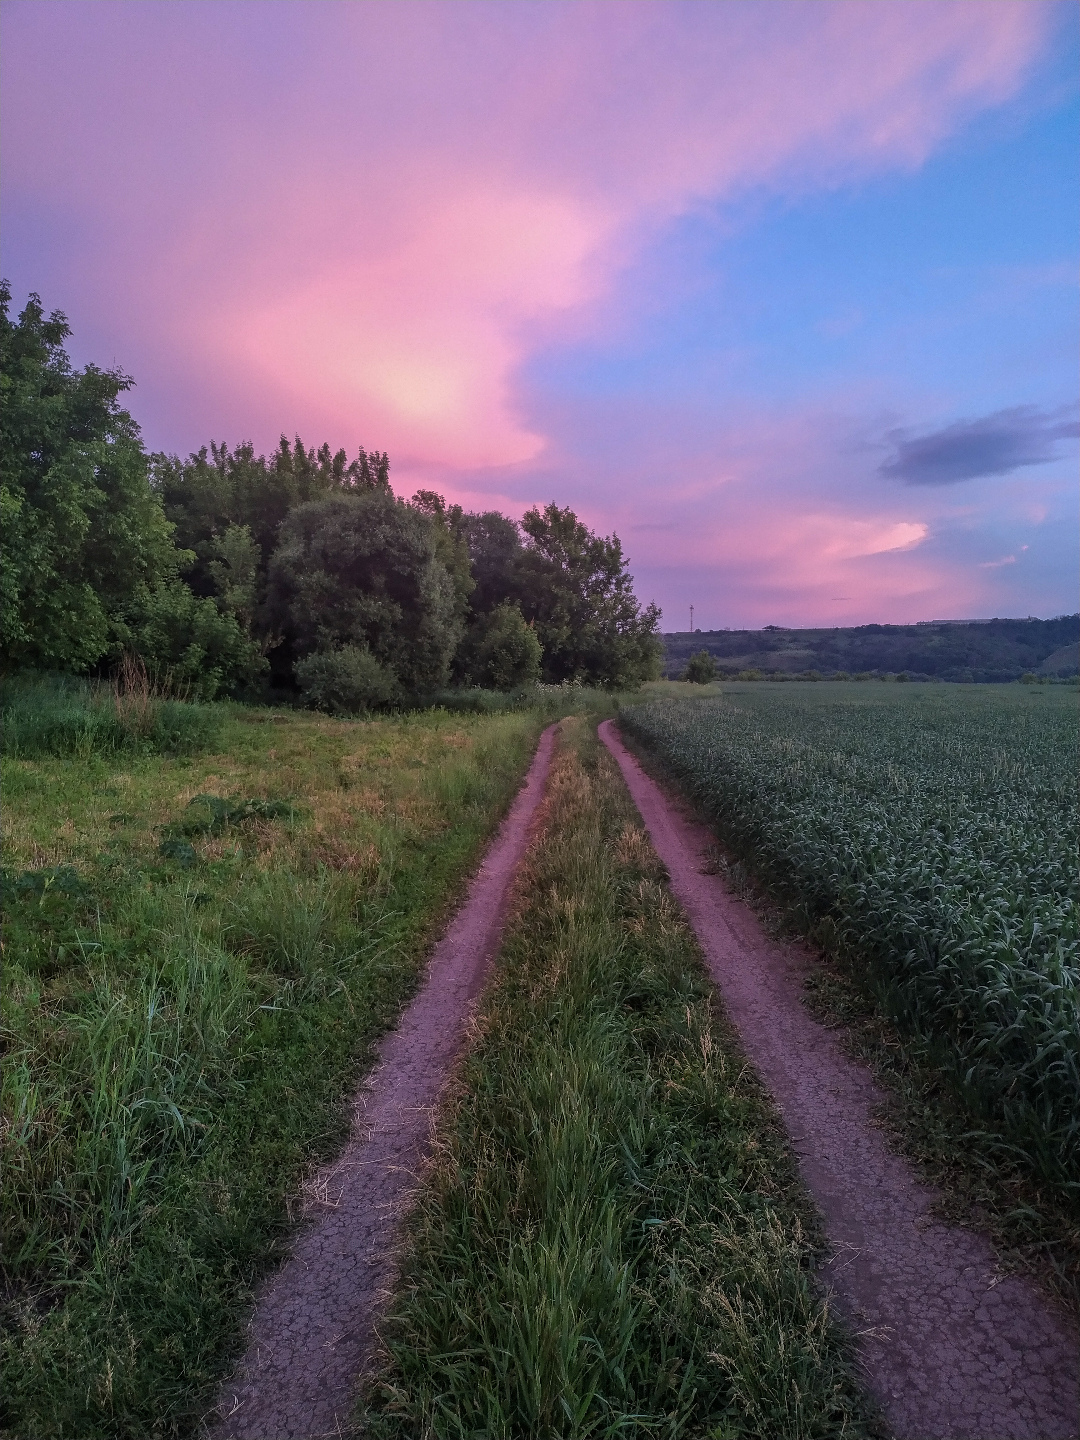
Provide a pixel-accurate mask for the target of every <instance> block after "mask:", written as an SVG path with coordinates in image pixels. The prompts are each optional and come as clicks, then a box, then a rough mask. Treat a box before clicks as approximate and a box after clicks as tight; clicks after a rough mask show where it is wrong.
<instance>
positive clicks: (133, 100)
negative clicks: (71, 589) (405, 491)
mask: <svg viewBox="0 0 1080 1440" xmlns="http://www.w3.org/2000/svg"><path fill="white" fill-rule="evenodd" d="M1046 17H1047V11H1046V8H1045V7H1044V6H1041V5H1039V4H1033V3H1030V0H1022V3H1013V0H999V3H995V4H993V5H969V4H957V3H948V0H945V3H923V4H919V5H910V4H909V5H889V6H886V5H867V4H863V5H855V4H851V3H848V0H839V3H820V4H814V5H800V6H794V5H785V6H778V5H759V4H753V3H750V4H746V3H738V0H736V3H727V4H724V5H695V6H686V5H674V4H667V3H636V4H634V5H624V4H619V3H576V4H574V5H572V6H551V5H549V4H546V3H540V4H535V3H520V4H516V5H514V6H493V5H490V4H482V3H481V4H477V3H455V4H443V5H433V4H429V3H414V0H394V3H392V4H387V3H369V4H365V5H362V6H361V5H336V6H308V5H292V4H280V3H278V4H267V3H258V4H252V3H247V0H238V3H233V4H231V5H229V6H227V7H223V6H221V5H218V4H215V3H210V4H206V3H196V0H188V3H186V4H185V5H183V6H161V5H154V6H132V5H129V4H120V5H117V4H110V3H94V4H85V3H71V0H66V3H64V4H63V5H57V4H51V3H36V4H34V5H26V4H21V5H20V4H15V5H13V6H11V7H9V13H8V18H7V20H6V22H5V30H6V46H5V48H6V51H7V54H8V55H9V56H12V55H17V56H18V62H17V64H16V63H14V62H13V61H11V60H9V62H8V65H7V67H6V74H5V77H4V107H5V121H4V130H5V137H6V138H5V174H6V177H7V178H6V183H7V184H8V185H9V186H10V187H11V188H12V190H13V191H15V192H16V193H19V194H20V195H23V196H26V195H29V196H32V197H33V198H34V200H35V201H36V202H37V203H38V204H40V205H44V206H55V207H66V208H67V209H68V210H69V212H73V213H74V214H75V215H76V216H77V217H78V220H77V225H78V228H79V230H80V232H81V235H80V245H79V247H78V249H79V253H78V255H77V256H76V255H75V254H73V255H72V256H71V257H69V258H70V282H69V283H70V285H71V287H72V289H73V290H74V291H75V292H76V293H77V294H79V295H80V297H81V298H79V300H78V301H77V304H76V305H72V304H71V302H70V301H69V300H67V298H66V297H61V298H63V299H64V302H65V303H67V304H68V305H69V308H70V309H72V310H73V311H76V312H77V310H78V309H81V310H83V311H84V312H87V311H90V312H94V313H92V314H90V315H87V320H88V321H89V329H90V330H91V332H96V333H100V332H102V331H107V332H108V333H113V332H115V334H116V335H118V336H120V335H122V336H123V340H124V353H123V355H122V356H121V360H122V363H124V364H126V365H127V366H128V367H129V368H131V369H132V370H134V371H136V372H137V374H138V376H139V378H140V380H141V382H142V385H143V394H141V395H140V410H141V411H142V412H143V413H144V414H145V416H146V420H147V424H148V429H149V431H150V436H151V439H157V438H158V437H160V438H161V439H163V440H167V442H168V443H169V444H171V445H177V446H181V445H183V444H194V443H196V442H197V441H198V440H201V439H203V438H205V437H207V436H208V435H209V434H211V433H213V434H216V435H218V436H226V435H227V436H236V435H238V434H240V433H244V434H251V435H253V436H254V437H255V438H256V440H257V441H258V442H259V443H260V444H269V443H272V441H273V439H274V437H275V436H276V434H277V432H278V430H279V429H280V428H281V427H282V426H285V427H286V428H289V429H299V430H301V431H302V432H303V433H304V434H307V435H310V436H312V437H315V436H320V437H321V436H323V435H330V436H333V437H334V439H335V441H336V440H340V441H342V442H345V443H348V444H349V445H350V446H354V445H355V444H356V443H358V442H359V441H361V440H363V441H364V442H366V443H368V444H376V445H378V446H380V447H381V448H389V449H391V450H392V451H393V453H394V455H395V457H396V458H397V459H398V460H399V462H401V463H403V464H404V465H405V466H406V468H408V467H409V466H420V467H423V466H425V465H440V466H447V467H450V469H457V468H469V469H475V468H477V467H483V466H505V465H514V464H522V463H526V462H529V461H533V460H535V459H536V458H537V457H538V456H540V455H541V454H542V453H543V451H544V447H545V444H546V442H547V440H548V437H547V436H546V435H545V434H543V433H541V432H540V431H538V430H537V429H536V426H535V421H534V420H532V419H531V418H530V417H529V416H528V415H527V414H525V413H524V411H523V409H522V405H521V402H520V397H519V396H518V394H517V391H516V386H515V375H516V372H517V370H518V369H519V367H520V365H521V363H522V361H523V360H524V359H525V358H526V357H527V356H528V354H529V353H530V352H531V349H532V347H533V346H534V345H535V344H536V343H537V340H538V337H539V336H541V335H543V336H548V337H550V335H551V334H552V333H558V331H559V328H560V327H563V326H566V327H569V326H572V325H581V324H582V323H583V318H584V319H585V321H586V323H587V317H588V315H589V313H590V307H591V306H595V305H596V304H597V302H599V301H601V300H602V299H603V297H604V296H605V295H606V294H608V293H609V292H610V289H611V286H612V284H613V283H614V282H615V279H616V277H617V274H618V272H619V269H620V267H621V266H622V265H623V264H625V262H626V260H627V259H628V257H629V256H631V255H632V254H633V253H634V252H635V248H636V247H637V246H638V245H639V244H640V243H641V241H642V239H643V237H645V236H647V235H649V234H652V233H655V231H656V230H657V228H658V227H662V226H664V225H665V224H666V223H668V222H669V221H670V220H671V219H672V218H674V217H677V216H678V215H680V214H683V213H685V212H686V211H687V210H689V209H692V208H693V207H695V206H696V205H698V204H701V203H705V202H712V201H715V200H716V199H717V198H719V197H723V196H725V195H730V194H732V193H734V192H735V191H737V190H738V189H739V188H740V187H744V186H748V185H758V184H762V183H765V184H771V185H776V186H780V187H782V188H787V189H793V188H794V189H802V188H806V187H810V186H814V185H818V184H823V183H824V184H831V183H835V182H836V181H837V179H839V178H843V177H847V176H850V175H852V174H858V173H866V172H870V171H875V170H879V169H881V168H885V167H891V166H902V167H910V166H914V165H917V164H919V163H920V161H921V160H922V159H923V158H924V157H925V156H926V155H927V154H928V153H929V151H930V150H931V149H932V148H933V147H934V146H935V145H936V144H938V143H939V142H940V141H941V140H942V138H943V137H945V136H946V135H948V134H949V133H951V132H952V131H953V130H954V129H955V128H956V126H957V125H959V124H960V123H961V122H962V121H963V120H964V119H965V118H966V117H967V116H968V115H969V114H970V113H971V112H972V111H973V110H974V109H976V108H978V107H980V106H985V105H987V104H992V103H995V102H998V101H1000V100H1002V99H1004V98H1005V97H1007V96H1008V95H1009V94H1011V93H1012V92H1013V91H1014V90H1015V89H1016V87H1017V86H1018V84H1019V83H1020V81H1021V80H1022V78H1023V76H1024V74H1025V72H1026V70H1027V68H1028V66H1029V64H1030V62H1031V60H1032V58H1033V56H1034V55H1035V54H1036V52H1037V50H1038V49H1039V47H1040V45H1041V44H1042V42H1043V40H1044V37H1045V33H1046V23H1047V18H1046ZM87 295H92V296H93V297H95V298H94V299H87V298H85V297H86V296H87ZM75 318H76V319H79V318H81V317H79V316H78V314H77V313H76V316H75ZM110 327H111V330H110ZM84 328H85V327H84ZM178 411H179V413H178ZM180 434H183V436H184V437H185V439H184V440H183V441H181V440H180V438H179V436H180Z"/></svg>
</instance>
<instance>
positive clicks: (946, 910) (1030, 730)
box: [620, 683, 1080, 1211]
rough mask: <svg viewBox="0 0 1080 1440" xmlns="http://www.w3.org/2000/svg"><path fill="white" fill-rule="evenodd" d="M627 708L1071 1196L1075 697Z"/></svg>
mask: <svg viewBox="0 0 1080 1440" xmlns="http://www.w3.org/2000/svg"><path fill="white" fill-rule="evenodd" d="M679 689H680V691H681V692H682V694H681V695H680V696H678V697H677V698H674V699H673V700H668V701H664V702H661V701H651V702H649V703H647V704H644V705H634V706H630V707H628V708H626V709H624V710H623V711H622V713H621V716H620V724H621V725H622V727H623V729H624V731H626V732H627V733H628V734H629V735H630V736H631V737H633V738H635V739H636V740H637V741H638V742H639V743H640V744H641V745H643V746H644V747H645V749H646V751H648V752H651V753H653V754H654V755H655V756H657V757H658V758H659V759H660V760H661V762H662V764H663V766H664V768H665V769H666V770H667V771H668V772H669V773H671V774H673V775H674V776H675V777H677V779H678V780H679V782H680V783H681V785H682V787H683V788H684V790H685V791H686V793H687V794H688V795H689V796H690V797H691V798H692V799H693V800H694V801H695V802H696V804H697V805H698V806H699V807H700V808H701V810H702V811H703V812H704V813H705V814H706V815H707V816H708V818H709V819H710V820H711V821H712V822H713V824H714V825H715V827H716V831H717V834H718V836H719V838H720V840H721V841H722V842H723V845H724V846H725V847H726V848H727V849H728V851H729V852H730V853H731V854H733V855H734V856H735V857H736V859H737V860H738V861H740V862H742V863H744V864H745V865H746V866H747V867H748V868H749V870H750V871H751V872H752V873H753V875H754V876H756V877H757V878H758V879H759V880H760V881H762V882H764V884H765V885H766V886H767V888H768V890H769V891H770V892H771V893H772V894H773V895H774V896H775V897H778V898H780V899H781V900H782V902H783V903H784V905H785V906H786V908H787V911H788V914H789V915H790V916H794V917H795V918H796V920H797V922H798V923H799V924H800V926H801V928H802V929H803V930H804V931H805V932H807V933H808V934H810V935H811V936H812V937H813V938H814V939H816V940H817V941H819V942H820V943H821V944H822V945H823V946H824V947H825V949H826V950H828V951H830V952H831V953H833V954H840V955H843V956H845V957H846V958H847V961H848V963H849V966H850V968H851V969H852V970H853V971H854V972H855V973H856V974H857V976H858V978H859V980H860V982H861V983H862V984H863V985H864V986H865V987H866V988H867V989H868V990H869V991H871V992H872V994H873V996H874V997H875V1001H876V1004H877V1005H878V1007H879V1009H880V1011H881V1012H882V1013H883V1014H884V1015H885V1016H887V1017H888V1019H889V1020H890V1022H892V1023H895V1025H896V1026H897V1028H898V1030H899V1031H900V1032H902V1033H906V1034H909V1035H913V1036H915V1037H917V1038H918V1040H919V1042H920V1043H921V1045H922V1047H923V1051H924V1054H925V1055H926V1057H927V1058H928V1059H929V1060H930V1061H931V1062H932V1063H933V1064H934V1065H935V1066H936V1067H939V1068H940V1069H942V1070H943V1071H945V1072H946V1073H947V1074H948V1075H949V1076H950V1077H951V1081H952V1085H953V1089H954V1091H955V1093H956V1094H958V1095H959V1096H960V1097H961V1099H962V1101H963V1104H964V1106H965V1107H966V1109H967V1112H968V1114H969V1116H970V1119H969V1127H970V1128H971V1129H972V1130H974V1131H976V1132H978V1133H979V1135H980V1137H981V1140H982V1142H983V1145H984V1151H986V1152H987V1153H997V1154H998V1155H999V1156H1000V1157H1001V1158H1002V1161H1003V1163H1009V1164H1013V1163H1019V1164H1021V1165H1022V1166H1023V1167H1025V1168H1026V1169H1027V1170H1028V1172H1029V1173H1030V1174H1031V1175H1032V1176H1034V1177H1035V1178H1036V1179H1037V1180H1038V1182H1039V1184H1040V1185H1042V1186H1043V1187H1045V1188H1049V1190H1051V1191H1052V1192H1053V1193H1054V1194H1055V1195H1056V1196H1057V1197H1058V1198H1059V1200H1060V1201H1062V1202H1063V1203H1064V1204H1065V1205H1067V1206H1068V1207H1071V1208H1072V1209H1073V1211H1075V1207H1076V1202H1077V1200H1078V1199H1080V944H1078V931H1077V918H1078V912H1077V900H1078V878H1077V868H1076V855H1077V843H1078V839H1080V791H1078V786H1077V778H1078V777H1077V704H1076V694H1075V691H1074V690H1069V689H1066V688H1064V687H1060V688H1059V687H1040V686H1008V687H1005V686H998V687H990V686H985V687H983V686H979V687H972V686H964V687H962V688H960V687H956V688H954V687H944V686H930V685H917V684H909V685H904V686H900V685H856V684H843V683H835V684H823V685H802V686H783V687H781V686H764V685H753V684H745V685H739V684H729V685H725V686H724V687H723V689H722V692H721V693H713V694H710V695H708V696H704V697H702V698H698V699H690V698H687V695H686V691H687V690H688V687H679Z"/></svg>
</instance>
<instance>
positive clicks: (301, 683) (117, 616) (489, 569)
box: [0, 283, 662, 712]
mask: <svg viewBox="0 0 1080 1440" xmlns="http://www.w3.org/2000/svg"><path fill="white" fill-rule="evenodd" d="M10 295H11V292H10V289H9V287H8V286H7V284H6V283H0V383H2V387H3V405H2V408H0V466H2V470H0V481H2V493H0V513H2V517H3V526H4V566H3V570H2V573H0V580H2V585H0V643H2V655H3V665H4V668H5V669H8V670H14V671H28V670H38V671H59V672H70V673H73V674H86V675H102V674H106V673H109V672H111V671H113V670H114V669H115V668H116V667H117V665H119V664H120V663H121V662H122V661H123V662H125V663H130V661H131V660H132V657H135V658H136V659H137V660H138V662H140V665H141V669H140V673H143V674H145V673H146V672H149V673H150V675H151V676H153V677H155V678H156V679H157V681H158V683H159V684H162V685H163V686H165V687H166V688H167V689H169V690H171V691H172V692H173V693H181V694H184V695H187V696H189V697H197V698H202V699H212V698H214V697H215V696H219V695H230V694H231V695H240V696H247V697H252V698H264V699H267V698H274V697H275V696H277V697H278V698H287V697H289V696H290V695H293V696H297V695H298V696H300V697H302V698H303V699H304V700H305V701H306V702H308V703H310V704H312V705H316V706H318V707H320V708H323V709H327V710H331V711H341V712H355V711H360V710H365V709H370V708H376V707H380V706H395V705H403V704H413V703H418V702H421V703H422V702H424V701H425V700H427V701H430V699H431V698H432V697H433V696H435V695H437V694H438V693H439V692H440V691H442V690H443V689H444V687H447V686H459V687H461V686H464V687H472V686H477V687H481V688H485V689H490V690H499V691H517V690H521V689H523V688H525V687H527V686H529V685H531V684H532V683H534V682H535V681H537V680H543V681H546V682H548V683H554V684H560V683H564V682H581V683H587V684H591V685H600V686H608V687H615V688H626V687H633V686H635V685H638V684H640V683H641V681H643V680H647V679H652V678H655V677H656V676H657V675H658V674H659V671H660V659H661V653H662V647H661V644H660V640H659V637H658V635H657V633H656V632H657V628H658V625H659V620H660V612H659V611H658V610H657V609H656V607H655V606H652V605H648V606H645V607H642V606H641V605H640V604H639V603H638V601H637V599H636V597H635V595H634V590H633V580H632V577H631V576H630V575H629V574H627V568H626V567H627V562H626V560H625V559H624V557H623V553H622V547H621V546H620V543H619V540H618V538H617V537H616V536H614V535H612V536H608V537H601V536H597V535H594V534H592V533H591V532H590V531H589V530H588V529H587V528H586V526H584V525H583V524H582V523H581V522H580V521H579V520H578V518H577V516H576V515H575V514H574V513H573V511H571V510H569V509H560V508H559V507H558V506H556V505H554V504H552V505H548V506H546V507H545V508H544V509H543V510H541V509H532V510H529V511H528V512H527V513H526V514H525V515H524V516H523V517H522V519H521V520H520V521H519V520H513V519H509V518H507V517H506V516H504V515H500V514H499V513H498V512H497V511H487V512H485V513H482V514H470V513H466V512H465V511H464V510H463V509H462V508H461V506H460V505H447V504H446V503H445V501H444V500H443V498H442V496H440V495H437V494H435V493H434V492H433V491H428V490H420V491H418V492H417V493H416V494H415V495H414V496H413V497H412V499H411V500H404V499H401V498H399V497H397V496H396V495H395V494H394V492H393V490H392V489H391V487H390V478H389V470H390V463H389V459H388V457H387V456H386V455H385V454H381V453H379V452H378V451H374V452H372V453H370V454H369V453H367V452H366V451H365V450H363V449H361V450H360V451H359V454H358V455H357V458H356V459H355V460H351V461H350V460H349V458H348V456H347V455H346V453H345V451H344V450H338V451H337V452H332V451H331V449H330V446H329V445H323V446H322V448H321V449H319V450H314V449H309V448H307V447H305V446H304V445H303V444H302V443H301V441H300V440H299V439H297V440H296V441H295V443H292V444H290V442H289V441H288V440H287V439H286V438H285V437H284V436H283V437H282V439H281V443H280V445H279V446H278V448H277V450H276V451H274V452H273V453H272V454H271V455H269V456H262V455H257V454H256V453H255V450H254V448H253V446H251V445H250V444H241V445H238V446H236V447H234V448H232V449H230V448H228V447H227V446H225V445H211V446H209V447H208V448H207V447H204V448H203V449H201V450H199V451H198V452H197V453H195V454H193V455H190V456H188V458H187V459H181V458H180V457H179V456H175V455H163V454H154V455H149V454H147V453H146V451H145V450H144V448H143V445H142V437H141V435H140V433H139V427H138V425H137V424H136V423H135V421H134V420H133V419H132V417H131V415H130V414H129V413H128V412H127V411H126V410H125V409H123V408H122V407H121V406H120V404H119V401H118V397H119V396H120V395H121V393H122V392H124V391H125V390H127V389H129V388H130V386H131V384H132V381H131V380H130V378H129V377H127V376H125V375H123V374H122V373H121V372H120V371H115V370H100V369H98V368H97V367H96V366H94V365H88V366H87V367H86V368H85V369H84V370H81V371H80V370H75V369H73V368H72V366H71V364H70V361H69V360H68V356H67V353H66V351H65V349H64V342H65V341H66V339H67V337H68V335H69V334H70V333H71V332H70V329H69V327H68V324H67V321H66V320H65V318H64V316H63V315H62V314H61V313H60V312H59V311H54V312H53V314H51V315H50V316H48V317H47V318H46V316H45V313H44V311H43V309H42V306H41V301H40V299H39V297H38V296H37V295H31V297H30V299H29V301H28V303H27V305H26V307H25V308H24V310H23V312H22V314H21V315H20V316H19V318H18V320H17V321H13V320H11V319H10V318H9V315H8V306H9V303H10Z"/></svg>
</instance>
